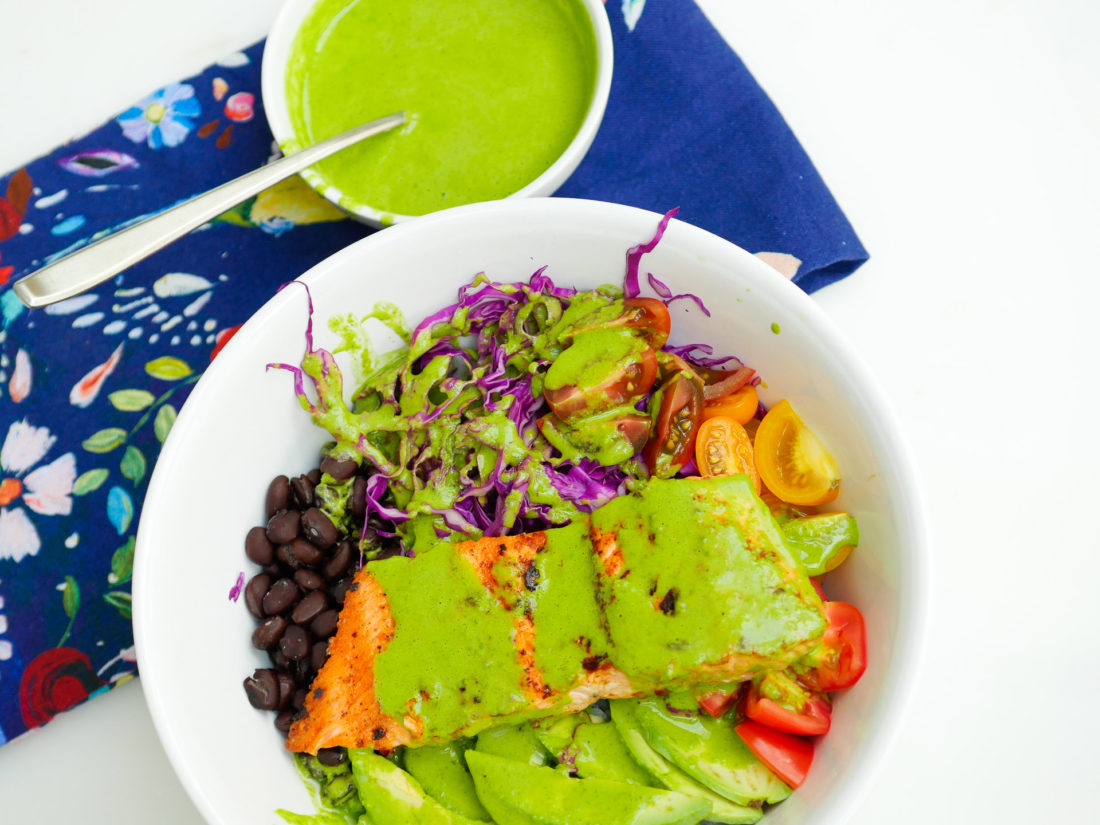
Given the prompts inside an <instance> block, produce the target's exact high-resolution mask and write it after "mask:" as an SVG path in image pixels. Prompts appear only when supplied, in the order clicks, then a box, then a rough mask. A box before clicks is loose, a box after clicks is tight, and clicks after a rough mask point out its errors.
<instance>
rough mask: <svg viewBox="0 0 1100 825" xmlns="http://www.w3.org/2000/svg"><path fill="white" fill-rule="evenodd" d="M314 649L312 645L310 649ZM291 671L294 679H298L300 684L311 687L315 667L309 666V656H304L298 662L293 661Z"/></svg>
mask: <svg viewBox="0 0 1100 825" xmlns="http://www.w3.org/2000/svg"><path fill="white" fill-rule="evenodd" d="M312 649H313V648H312V647H311V648H310V650H312ZM290 672H291V675H292V676H293V677H294V681H296V682H297V683H298V684H299V685H301V686H302V687H309V685H310V683H311V682H312V681H313V676H314V673H313V668H311V667H310V666H309V656H303V657H302V658H301V659H298V660H297V661H296V662H291V671H290Z"/></svg>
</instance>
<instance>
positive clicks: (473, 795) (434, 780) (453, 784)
mask: <svg viewBox="0 0 1100 825" xmlns="http://www.w3.org/2000/svg"><path fill="white" fill-rule="evenodd" d="M473 744H474V743H473V740H471V739H454V740H452V741H450V742H447V743H446V744H444V745H425V746H424V747H421V748H407V749H406V750H405V770H407V771H408V772H409V773H411V774H412V775H413V778H414V779H416V780H417V781H418V782H419V783H420V785H421V787H423V788H424V792H425V793H426V794H428V796H430V797H432V798H433V799H434V800H436V802H439V803H441V804H442V805H443V807H445V808H449V809H450V810H452V811H455V812H456V813H460V814H462V815H463V816H468V817H470V819H479V820H482V821H485V822H487V821H489V819H490V816H489V812H488V811H487V810H485V808H484V807H483V806H482V804H481V802H479V801H478V798H477V791H475V790H474V780H473V779H472V778H471V777H470V772H469V771H468V770H467V769H466V756H465V754H466V751H467V750H469V749H470V748H472V747H473Z"/></svg>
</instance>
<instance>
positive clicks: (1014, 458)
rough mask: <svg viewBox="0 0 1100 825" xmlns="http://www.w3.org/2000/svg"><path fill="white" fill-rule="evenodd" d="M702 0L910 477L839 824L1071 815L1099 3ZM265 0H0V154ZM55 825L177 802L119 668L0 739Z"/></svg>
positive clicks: (268, 3) (1092, 320)
mask: <svg viewBox="0 0 1100 825" xmlns="http://www.w3.org/2000/svg"><path fill="white" fill-rule="evenodd" d="M651 2H660V0H651ZM609 5H611V6H612V11H613V12H615V11H616V8H617V5H618V3H617V2H616V0H612V2H611V3H610V4H609ZM703 6H704V8H705V9H706V10H707V12H708V13H709V14H710V15H711V17H712V19H713V20H714V21H715V23H716V24H717V25H718V26H719V27H720V28H721V30H722V31H723V33H724V34H725V36H726V37H727V39H728V40H729V41H730V42H731V44H732V45H733V46H734V47H735V48H736V49H737V50H738V52H739V53H740V55H741V56H742V58H743V59H744V60H745V61H746V63H747V64H748V65H749V67H750V68H751V69H752V70H753V71H754V73H755V74H756V76H757V77H758V78H759V80H760V81H761V83H762V84H763V85H764V87H765V88H766V89H767V90H768V91H769V92H770V93H771V94H772V96H773V97H774V99H775V100H776V102H777V103H778V105H779V107H780V109H781V110H782V111H783V113H784V115H785V116H786V117H787V119H788V121H789V122H790V123H791V125H792V126H793V127H794V129H795V131H796V132H797V134H798V135H799V137H800V138H801V139H802V141H803V143H804V144H805V146H806V147H807V149H808V150H809V152H810V154H811V156H812V157H813V159H814V160H815V162H816V163H817V165H818V167H819V169H820V170H821V172H822V174H823V175H824V177H825V179H826V181H827V182H828V183H829V185H830V186H831V188H832V190H833V192H834V193H835V194H836V196H837V198H838V200H839V201H840V203H841V205H842V206H843V207H844V209H845V210H846V212H847V214H848V216H849V217H850V219H851V220H852V223H853V224H854V225H855V227H856V229H857V231H858V232H859V233H860V236H861V237H862V239H863V241H864V243H865V244H866V246H867V248H868V249H869V250H870V251H871V254H872V260H871V262H870V263H868V264H867V265H866V266H864V267H863V268H862V269H861V270H860V271H859V272H858V273H857V274H856V275H854V276H853V277H851V278H849V279H847V280H846V281H845V282H843V283H840V284H837V285H834V286H831V287H828V288H827V289H825V290H823V291H822V292H819V293H818V294H817V295H816V296H815V298H816V300H817V301H818V302H819V303H820V304H821V305H822V306H823V307H824V308H825V309H826V310H827V311H828V312H829V314H831V315H832V316H833V317H834V319H836V320H837V321H838V322H839V323H840V324H841V325H842V326H843V327H844V328H845V329H846V330H847V331H848V333H849V335H850V336H851V337H852V339H853V340H854V341H855V342H856V343H857V344H858V345H859V346H860V348H861V349H862V350H863V352H864V354H865V357H866V360H867V361H868V363H869V364H870V366H871V367H872V369H873V370H874V371H875V372H876V373H877V375H878V376H879V378H880V380H881V382H882V384H883V385H884V387H885V389H886V391H887V393H888V395H889V396H890V398H891V399H892V401H893V403H894V405H895V407H896V408H897V411H898V413H899V415H900V418H901V421H902V424H903V425H904V427H905V429H906V430H907V431H908V433H909V437H910V439H911V443H912V446H913V447H914V450H915V452H916V454H917V457H918V460H919V464H920V470H921V474H922V478H923V481H924V484H925V488H926V493H927V495H926V498H927V502H928V509H929V514H930V518H931V521H932V525H931V526H932V531H933V534H934V538H935V553H936V557H935V577H934V582H933V587H934V592H935V613H934V617H933V620H932V628H931V642H930V647H929V651H928V655H927V657H926V667H925V669H924V673H923V676H922V678H921V682H920V685H919V686H918V698H917V701H916V702H915V703H914V706H913V708H912V709H911V711H910V713H909V715H908V716H907V717H906V719H905V720H904V725H903V727H902V730H901V734H900V736H899V738H898V741H897V743H896V745H895V747H894V748H893V751H892V752H891V754H890V756H889V758H888V759H887V760H886V762H885V763H884V764H883V765H882V768H881V771H880V774H879V776H878V778H877V781H876V782H875V783H874V784H873V786H872V787H870V788H869V789H868V791H867V794H866V796H865V798H864V799H863V801H862V803H861V804H860V805H859V806H858V807H857V808H856V810H855V811H854V813H853V816H852V820H851V821H852V823H853V825H864V824H865V825H872V823H874V825H877V823H880V822H891V823H897V824H899V825H905V824H906V823H913V825H916V823H923V822H924V821H927V820H928V819H929V818H931V819H934V820H936V821H946V822H960V823H961V822H998V823H1023V822H1031V821H1036V820H1037V821H1043V822H1055V821H1063V822H1088V821H1096V818H1097V815H1096V810H1095V805H1094V804H1093V801H1092V796H1093V794H1092V783H1093V782H1094V781H1095V780H1094V776H1095V758H1094V756H1093V754H1094V753H1095V750H1096V747H1097V743H1098V742H1100V721H1098V717H1097V715H1096V714H1095V713H1094V712H1093V711H1092V709H1091V704H1092V703H1093V701H1094V697H1093V693H1094V691H1095V690H1096V689H1097V687H1100V646H1098V645H1097V642H1096V633H1095V628H1096V627H1097V626H1098V625H1100V601H1098V600H1097V599H1096V598H1095V597H1094V591H1095V587H1096V582H1097V581H1100V539H1098V538H1097V535H1096V531H1095V530H1094V529H1092V525H1091V515H1092V513H1093V510H1094V508H1095V501H1096V498H1097V492H1098V491H1100V484H1098V482H1097V466H1098V464H1100V449H1098V447H1097V443H1098V440H1097V425H1096V423H1095V422H1096V410H1097V407H1098V402H1100V391H1098V389H1097V379H1096V372H1097V371H1096V366H1095V365H1096V359H1097V355H1098V354H1100V324H1098V323H1097V320H1096V315H1097V307H1098V306H1100V265H1098V263H1097V256H1096V254H1095V247H1096V243H1095V240H1096V238H1097V237H1098V235H1100V231H1098V229H1100V197H1098V196H1097V191H1098V190H1100V151H1097V150H1098V147H1100V97H1098V96H1097V94H1096V85H1097V81H1098V80H1100V49H1097V48H1096V46H1095V44H1094V40H1095V36H1096V33H1097V32H1098V31H1100V6H1097V5H1096V4H1095V3H1092V2H1089V0H1061V2H1045V1H1044V0H929V2H925V3H922V4H912V3H881V2H874V0H836V2H832V3H812V4H811V3H804V2H796V0H770V2H768V3H748V2H739V1H736V0H703ZM275 11H276V3H275V0H232V2H225V1H224V0H222V1H221V2H215V0H188V2H187V3H175V4H167V3H155V2H148V0H146V1H145V2H142V0H98V2H96V3H88V2H83V0H38V2H35V3H27V2H25V1H24V0H20V2H16V0H0V169H3V170H8V169H11V168H15V167H16V166H18V165H19V164H20V163H22V162H24V161H26V160H28V159H30V158H32V157H34V156H35V155H37V154H39V153H40V152H41V151H43V150H45V149H47V148H49V147H51V146H52V145H54V144H56V143H59V142H61V141H63V140H65V139H66V138H67V137H69V136H71V135H73V134H76V133H79V132H81V131H84V130H86V129H88V128H91V127H93V126H95V125H97V124H98V123H99V122H101V121H102V120H104V119H105V118H106V117H107V116H108V115H109V114H110V113H111V112H114V111H117V110H120V109H122V108H125V107H126V106H127V105H128V104H129V103H131V102H132V101H133V100H136V99H138V98H139V97H141V96H142V95H143V94H145V93H146V92H148V91H150V90H152V89H153V88H155V87H157V85H158V84H161V83H163V82H166V81H169V80H174V79H177V78H179V77H182V76H184V75H187V74H189V73H191V72H193V71H196V70H198V69H201V68H202V67H203V66H204V65H205V64H207V63H209V62H211V61H212V60H214V59H216V58H217V57H219V56H220V55H222V54H224V53H226V52H228V51H232V50H234V49H236V48H239V47H241V46H244V45H246V44H248V43H251V42H253V41H254V40H256V39H258V38H259V37H261V36H262V35H263V34H264V32H265V31H266V28H267V26H268V25H269V23H270V20H271V19H272V17H273V15H274V13H275ZM214 745H215V746H216V747H225V748H232V747H233V743H232V742H220V743H214ZM73 821H81V822H85V823H93V825H94V824H95V823H108V822H110V823H118V825H131V823H134V824H135V825H136V823H148V822H156V823H161V824H162V825H200V820H199V817H198V814H197V813H196V812H195V809H194V807H193V806H192V804H191V802H190V801H189V800H188V799H187V797H186V795H185V794H184V792H183V790H182V789H181V787H180V785H179V783H178V782H177V781H176V779H175V777H174V775H173V774H172V771H171V768H170V767H169V765H168V762H167V760H166V758H165V756H164V754H163V752H162V751H161V749H160V746H159V744H158V742H157V740H156V736H155V734H154V732H153V728H152V724H151V722H150V719H149V715H148V712H147V710H146V708H145V705H144V702H143V700H142V695H141V689H140V686H139V685H138V684H129V685H125V686H123V687H121V688H119V689H118V690H116V691H114V692H113V693H112V694H109V695H107V696H105V697H102V698H98V699H96V700H95V701H94V702H93V703H91V704H89V705H86V706H84V707H82V708H80V709H78V710H76V711H74V712H72V713H68V714H64V715H63V716H62V717H60V718H58V719H57V720H56V721H54V722H53V723H52V724H50V725H49V726H48V727H47V728H45V729H44V730H42V731H38V732H36V733H35V734H33V735H31V736H30V737H27V738H25V739H23V740H21V741H19V742H16V743H13V744H9V745H7V746H5V747H3V748H0V822H4V823H8V822H11V823H16V822H35V823H44V824H45V825H51V824H52V823H63V822H64V823H68V822H73Z"/></svg>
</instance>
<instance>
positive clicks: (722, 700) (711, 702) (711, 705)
mask: <svg viewBox="0 0 1100 825" xmlns="http://www.w3.org/2000/svg"><path fill="white" fill-rule="evenodd" d="M740 695H741V693H740V691H739V690H716V691H714V692H713V693H707V694H704V695H703V696H700V697H699V700H698V701H699V710H701V711H703V712H704V713H706V714H709V715H710V716H713V717H714V718H715V719H717V718H718V717H719V716H722V715H724V714H725V713H726V712H727V711H729V710H730V709H731V708H732V707H733V706H734V705H736V704H737V697H738V696H740Z"/></svg>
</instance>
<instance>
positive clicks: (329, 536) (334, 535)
mask: <svg viewBox="0 0 1100 825" xmlns="http://www.w3.org/2000/svg"><path fill="white" fill-rule="evenodd" d="M302 535H304V536H305V537H306V538H307V539H309V540H310V541H311V542H313V543H314V544H315V545H317V546H318V547H320V548H321V549H322V550H328V549H329V548H330V547H332V545H334V544H336V540H337V539H338V538H340V531H339V530H338V529H337V528H336V525H335V524H333V523H332V520H331V519H329V517H328V516H326V515H325V513H324V511H323V510H320V509H318V508H317V507H310V508H309V509H308V510H306V511H305V512H304V513H302Z"/></svg>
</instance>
